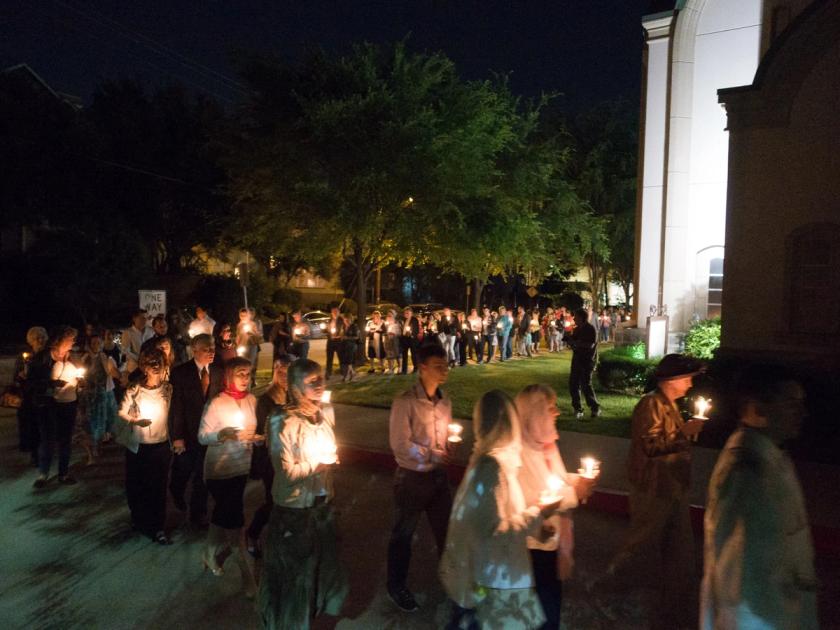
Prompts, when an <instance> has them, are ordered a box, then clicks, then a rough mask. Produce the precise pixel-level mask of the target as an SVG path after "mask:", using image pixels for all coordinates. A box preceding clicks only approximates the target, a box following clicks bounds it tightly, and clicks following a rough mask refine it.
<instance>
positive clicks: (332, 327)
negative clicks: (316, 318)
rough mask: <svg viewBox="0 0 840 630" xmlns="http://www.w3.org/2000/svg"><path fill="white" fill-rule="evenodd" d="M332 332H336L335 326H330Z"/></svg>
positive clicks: (332, 333)
mask: <svg viewBox="0 0 840 630" xmlns="http://www.w3.org/2000/svg"><path fill="white" fill-rule="evenodd" d="M330 334H331V335H334V334H335V326H330Z"/></svg>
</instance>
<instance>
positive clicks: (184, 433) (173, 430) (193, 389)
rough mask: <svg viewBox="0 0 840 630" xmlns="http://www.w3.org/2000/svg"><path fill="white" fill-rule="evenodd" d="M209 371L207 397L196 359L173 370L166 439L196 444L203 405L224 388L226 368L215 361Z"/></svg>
mask: <svg viewBox="0 0 840 630" xmlns="http://www.w3.org/2000/svg"><path fill="white" fill-rule="evenodd" d="M208 370H210V387H208V388H207V396H205V395H204V393H203V392H202V391H201V378H200V377H199V375H198V366H197V365H196V363H195V361H187V362H186V363H182V364H181V365H179V366H178V367H176V368H173V369H172V372H171V373H170V375H169V382H170V383H171V384H172V402H171V404H170V405H169V439H170V440H172V441H175V440H184V442H186V446H187V448H189V447H193V446H197V445H198V427H199V425H200V424H201V416H202V415H203V414H204V406H205V404H207V401H208V400H210V399H211V398H213V396H215V395H216V394H218V393H219V392H221V391H222V389H223V388H224V379H225V371H224V370H223V369H222V368H221V367H219V366H218V365H215V364H212V363H211V364H210V365H209V366H208Z"/></svg>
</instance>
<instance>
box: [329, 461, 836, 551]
mask: <svg viewBox="0 0 840 630" xmlns="http://www.w3.org/2000/svg"><path fill="white" fill-rule="evenodd" d="M338 452H339V458H340V460H341V462H342V463H344V464H354V465H358V466H364V467H367V468H373V469H376V470H380V471H387V472H390V471H393V470H394V469H395V468H396V463H395V462H394V456H393V455H392V454H391V453H385V452H382V451H373V450H367V449H363V448H358V447H355V446H340V447H339V449H338ZM465 470H466V467H465V466H463V465H461V464H450V465H449V466H448V467H447V474H448V476H449V480H450V482H451V483H452V484H453V485H457V484H459V483H460V482H461V479H462V478H463V476H464V471H465ZM586 507H587V508H588V509H592V510H598V511H600V512H606V513H609V514H617V515H620V516H625V517H628V518H629V516H630V502H629V498H628V494H627V492H624V491H621V490H611V489H609V488H602V489H600V490H596V491H595V492H594V493H593V495H592V496H591V497H590V498H589V501H588V502H587V503H586ZM705 513H706V510H705V508H704V507H703V506H702V505H692V506H691V525H692V527H693V528H694V533H695V534H697V535H702V533H703V517H704V516H705ZM811 535H812V537H813V539H814V551H815V553H816V554H817V555H819V556H821V557H824V558H833V559H840V528H837V527H826V526H821V525H811Z"/></svg>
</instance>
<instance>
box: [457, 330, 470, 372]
mask: <svg viewBox="0 0 840 630" xmlns="http://www.w3.org/2000/svg"><path fill="white" fill-rule="evenodd" d="M455 346H456V347H457V348H458V365H466V364H467V350H468V348H469V339H468V338H467V335H466V334H462V335H461V338H460V339H458V341H456V342H455Z"/></svg>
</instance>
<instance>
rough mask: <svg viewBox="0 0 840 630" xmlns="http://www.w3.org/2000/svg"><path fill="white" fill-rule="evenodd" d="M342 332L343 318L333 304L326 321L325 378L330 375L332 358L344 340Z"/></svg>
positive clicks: (343, 330)
mask: <svg viewBox="0 0 840 630" xmlns="http://www.w3.org/2000/svg"><path fill="white" fill-rule="evenodd" d="M344 332H345V327H344V318H343V317H342V316H341V313H340V311H339V309H338V307H337V306H333V307H332V308H331V309H330V321H328V322H327V374H326V377H327V379H329V378H330V377H331V376H332V371H333V359H334V358H335V356H336V355H337V354H339V353H340V352H341V342H342V341H343V340H344ZM340 362H341V361H340V358H339V363H340Z"/></svg>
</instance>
